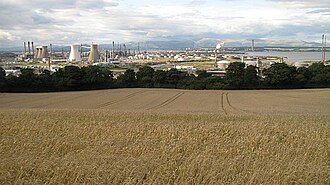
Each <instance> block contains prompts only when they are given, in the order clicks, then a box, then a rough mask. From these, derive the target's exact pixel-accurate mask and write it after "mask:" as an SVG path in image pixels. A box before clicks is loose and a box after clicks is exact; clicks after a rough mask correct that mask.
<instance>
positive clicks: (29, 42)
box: [28, 41, 31, 55]
mask: <svg viewBox="0 0 330 185" xmlns="http://www.w3.org/2000/svg"><path fill="white" fill-rule="evenodd" d="M28 50H29V55H30V54H31V48H30V41H28Z"/></svg>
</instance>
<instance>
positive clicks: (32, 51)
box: [31, 41, 34, 56]
mask: <svg viewBox="0 0 330 185" xmlns="http://www.w3.org/2000/svg"><path fill="white" fill-rule="evenodd" d="M31 46H32V56H34V46H33V41H32V42H31Z"/></svg>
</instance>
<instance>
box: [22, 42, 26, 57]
mask: <svg viewBox="0 0 330 185" xmlns="http://www.w3.org/2000/svg"><path fill="white" fill-rule="evenodd" d="M23 44H24V53H23V54H24V55H26V42H24V43H23Z"/></svg>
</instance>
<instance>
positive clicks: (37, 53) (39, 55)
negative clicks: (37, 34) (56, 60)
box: [34, 47, 42, 58]
mask: <svg viewBox="0 0 330 185" xmlns="http://www.w3.org/2000/svg"><path fill="white" fill-rule="evenodd" d="M36 50H37V51H36V55H35V57H34V58H41V50H42V48H41V47H36Z"/></svg>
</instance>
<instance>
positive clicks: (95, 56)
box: [88, 44, 100, 64]
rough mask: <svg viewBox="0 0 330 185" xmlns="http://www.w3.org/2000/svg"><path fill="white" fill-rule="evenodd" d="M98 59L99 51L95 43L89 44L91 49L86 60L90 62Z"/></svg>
mask: <svg viewBox="0 0 330 185" xmlns="http://www.w3.org/2000/svg"><path fill="white" fill-rule="evenodd" d="M99 59H100V55H99V52H98V50H97V44H92V45H91V51H90V53H89V57H88V62H89V63H90V64H92V63H95V62H98V61H99Z"/></svg>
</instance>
